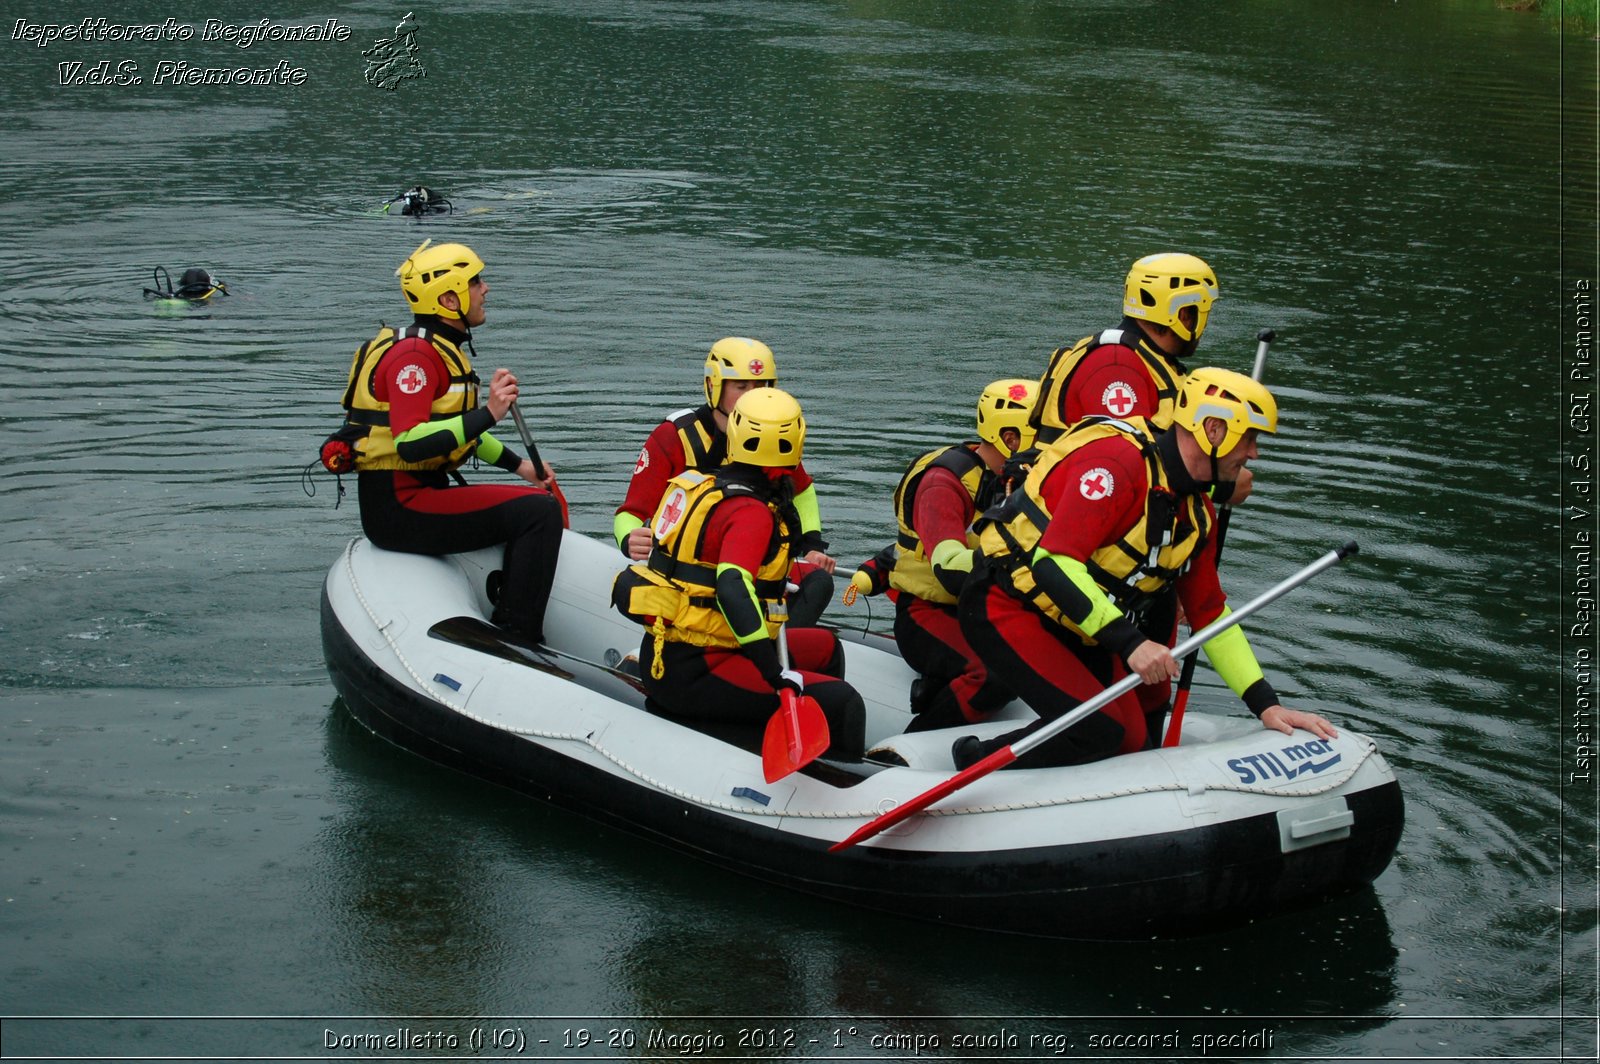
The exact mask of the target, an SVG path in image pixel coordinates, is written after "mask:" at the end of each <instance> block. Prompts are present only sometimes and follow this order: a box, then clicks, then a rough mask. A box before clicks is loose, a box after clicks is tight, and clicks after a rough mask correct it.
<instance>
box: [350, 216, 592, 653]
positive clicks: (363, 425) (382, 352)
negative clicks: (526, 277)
mask: <svg viewBox="0 0 1600 1064" xmlns="http://www.w3.org/2000/svg"><path fill="white" fill-rule="evenodd" d="M482 272H483V260H482V259H480V258H479V257H478V256H477V254H476V253H474V252H473V251H472V249H470V248H468V247H466V246H464V245H462V244H438V245H433V244H432V243H431V241H425V242H424V243H423V244H422V246H421V247H419V248H417V250H416V251H414V252H412V253H411V256H410V257H409V258H407V259H406V261H405V262H403V263H401V264H400V268H399V269H398V270H396V271H395V273H396V276H398V277H399V278H400V289H401V291H402V292H403V293H404V294H405V297H406V301H407V303H408V304H409V305H410V308H411V312H412V314H413V315H414V320H413V323H412V324H411V325H410V326H408V327H407V328H404V329H401V330H400V331H399V332H396V331H395V330H393V329H389V328H387V327H385V328H384V329H382V330H381V331H380V332H379V333H378V335H377V336H376V337H374V338H373V339H372V340H369V341H368V342H367V343H366V344H364V345H362V347H361V349H360V350H359V351H357V352H356V356H355V359H354V361H353V362H352V363H351V367H350V380H349V384H348V386H347V388H346V390H345V398H344V407H345V410H346V415H345V416H346V430H347V431H349V432H351V433H352V434H353V435H358V436H359V438H357V439H355V442H354V464H355V469H356V470H357V473H358V497H359V499H360V501H361V527H362V530H363V531H364V532H365V533H366V535H367V538H368V539H369V540H371V541H372V542H373V543H374V544H375V545H377V546H379V547H382V548H384V549H385V550H394V551H405V552H407V553H411V554H452V553H455V552H458V551H469V550H477V549H478V548H480V547H488V546H492V545H493V544H496V543H504V544H505V569H504V572H505V579H504V583H503V590H502V592H501V596H500V601H499V602H498V603H497V604H496V606H495V611H494V621H495V623H497V624H500V625H502V626H504V627H506V628H509V629H511V630H513V631H515V632H517V633H519V634H520V635H522V636H523V637H525V638H526V639H528V640H531V641H533V642H535V643H538V642H542V641H543V639H544V614H545V604H546V602H547V600H548V599H549V596H550V585H551V582H552V581H553V580H554V578H555V570H556V556H557V554H558V553H559V552H560V550H561V527H562V519H561V506H560V504H559V503H558V502H557V501H556V499H555V497H554V496H552V495H551V493H550V485H552V484H553V483H554V480H555V474H554V472H553V471H552V470H550V469H549V468H548V467H546V468H545V469H543V470H539V469H536V468H535V466H534V463H533V462H532V461H531V460H530V459H528V458H524V457H522V456H521V455H518V454H517V453H516V452H514V451H512V450H511V448H509V447H507V446H505V445H504V444H502V443H501V442H500V441H499V440H497V439H495V437H494V436H492V435H490V433H489V429H490V428H492V427H493V426H494V425H495V424H496V423H497V422H499V421H500V419H501V418H503V417H505V416H506V413H507V412H508V411H509V410H510V409H511V404H512V403H513V402H515V401H516V399H517V395H518V391H517V378H516V377H515V376H514V375H512V373H511V371H510V370H507V369H497V370H495V371H494V375H493V376H492V377H491V378H490V380H489V387H488V398H487V401H486V402H485V403H484V404H483V405H481V406H480V405H479V403H478V399H479V383H480V382H479V379H478V375H477V373H476V372H474V371H473V368H472V361H471V359H470V358H469V357H468V352H472V353H473V354H475V353H476V352H474V351H473V346H472V329H473V327H474V326H478V325H482V324H483V322H484V319H485V317H486V314H487V308H486V302H487V297H488V294H489V285H488V283H487V282H486V281H484V279H483V276H482ZM463 346H464V347H465V350H463ZM474 457H475V458H477V459H479V460H481V461H484V462H488V463H490V464H491V465H496V466H499V467H500V468H501V469H504V470H506V471H507V472H509V473H514V474H516V475H517V476H519V477H521V478H522V479H523V480H525V481H527V482H528V483H527V484H525V485H510V484H506V485H498V484H497V485H488V484H482V485H467V484H465V483H454V484H453V483H452V482H451V478H452V477H456V478H458V480H459V474H458V473H457V470H458V469H459V468H460V466H461V465H462V464H463V463H464V462H466V461H467V460H468V459H469V458H474Z"/></svg>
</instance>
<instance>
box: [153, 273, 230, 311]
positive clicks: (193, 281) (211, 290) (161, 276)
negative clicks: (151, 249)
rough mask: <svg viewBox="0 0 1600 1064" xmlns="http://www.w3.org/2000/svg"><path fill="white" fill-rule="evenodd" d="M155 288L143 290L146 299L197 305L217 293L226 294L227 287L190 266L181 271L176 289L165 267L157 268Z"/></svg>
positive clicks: (154, 275)
mask: <svg viewBox="0 0 1600 1064" xmlns="http://www.w3.org/2000/svg"><path fill="white" fill-rule="evenodd" d="M152 275H153V277H154V279H155V284H156V287H154V288H146V289H145V290H144V294H145V298H146V299H157V300H183V301H184V302H187V303H192V304H199V303H205V302H208V301H209V300H210V299H211V297H212V296H214V295H217V294H218V293H219V292H220V293H221V294H222V295H227V294H228V286H227V285H226V284H224V283H223V282H221V281H219V280H217V279H216V278H215V277H213V276H211V274H210V273H209V272H208V271H206V270H202V269H201V268H200V267H198V266H192V267H190V268H189V269H187V270H184V271H183V276H182V277H180V278H179V279H178V287H177V288H173V287H172V275H171V274H169V273H168V272H167V268H166V267H165V266H157V267H156V268H155V270H154V271H153V274H152Z"/></svg>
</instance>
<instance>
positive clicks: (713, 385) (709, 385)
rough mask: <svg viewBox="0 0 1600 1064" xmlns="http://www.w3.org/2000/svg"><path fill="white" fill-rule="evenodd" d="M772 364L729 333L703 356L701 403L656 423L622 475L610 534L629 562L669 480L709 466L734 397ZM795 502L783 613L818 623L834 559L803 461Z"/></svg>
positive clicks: (717, 458) (643, 547) (716, 461)
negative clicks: (795, 531)
mask: <svg viewBox="0 0 1600 1064" xmlns="http://www.w3.org/2000/svg"><path fill="white" fill-rule="evenodd" d="M777 383H778V364H777V360H776V359H774V358H773V357H772V349H771V348H770V347H768V346H767V345H766V344H764V343H762V342H761V341H759V340H752V339H750V338H749V337H744V336H729V337H725V338H723V339H721V340H718V341H717V342H716V343H715V344H713V345H712V347H711V352H710V354H708V355H707V356H706V372H705V395H706V401H705V404H704V405H702V406H699V407H695V408H692V409H685V410H679V411H677V412H676V413H673V414H670V415H668V417H667V420H665V421H663V422H662V423H661V424H659V425H657V426H656V428H655V430H654V431H652V432H651V433H650V436H649V438H648V439H646V440H645V443H644V447H643V448H641V449H640V451H639V459H638V461H637V462H635V463H634V467H633V476H632V478H631V479H630V480H629V481H628V493H627V496H626V497H625V498H624V499H623V500H622V505H621V506H619V507H617V515H616V518H615V520H614V521H613V522H612V533H613V534H614V535H615V536H616V539H617V546H619V547H620V548H621V549H622V552H623V553H624V554H626V555H627V556H628V557H630V558H632V559H633V560H634V561H643V560H644V559H645V558H646V557H647V556H648V554H649V551H650V530H649V529H648V528H647V527H646V524H647V523H648V522H649V520H650V517H651V515H653V514H654V513H655V512H656V507H657V506H659V505H660V503H661V497H662V495H663V494H664V493H665V492H666V488H667V482H668V481H669V480H671V479H672V478H673V477H675V476H677V475H678V474H679V473H682V472H683V471H684V470H686V469H692V470H697V471H699V472H702V473H709V472H712V471H714V470H715V469H716V468H717V467H718V466H719V465H721V464H722V460H723V458H724V456H725V455H726V454H727V440H726V433H727V430H728V415H729V413H730V412H731V411H732V410H733V406H734V404H735V403H736V402H738V401H739V397H740V396H742V395H744V394H745V393H746V392H748V391H750V390H751V389H752V388H768V387H776V386H777ZM793 482H794V492H795V495H794V505H795V510H796V512H797V513H798V514H799V515H800V533H801V539H800V545H799V551H798V553H797V556H796V560H795V566H794V569H793V571H792V572H791V573H790V574H789V579H790V581H791V582H792V583H794V584H795V585H797V586H798V587H799V590H798V591H796V592H794V593H793V594H792V595H791V596H790V602H789V620H790V623H791V624H792V625H794V626H795V627H809V626H811V625H814V624H816V623H817V619H818V618H819V617H820V616H821V615H822V611H823V609H824V608H825V607H826V606H827V604H828V600H829V599H830V598H832V597H833V575H832V574H833V570H834V566H835V563H834V560H833V558H831V557H829V556H828V553H827V550H828V544H827V543H826V542H824V541H823V539H822V518H821V515H820V511H819V509H818V506H817V489H816V486H815V485H814V484H813V483H812V480H811V474H809V473H807V472H806V471H805V469H804V468H803V467H800V468H797V469H795V470H794V476H793Z"/></svg>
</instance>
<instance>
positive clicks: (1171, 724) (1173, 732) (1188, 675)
mask: <svg viewBox="0 0 1600 1064" xmlns="http://www.w3.org/2000/svg"><path fill="white" fill-rule="evenodd" d="M1276 338H1277V334H1276V333H1274V332H1273V331H1272V330H1271V329H1262V330H1261V331H1260V332H1258V333H1256V364H1255V367H1254V368H1253V369H1251V371H1250V376H1251V377H1252V378H1253V379H1255V380H1260V379H1261V374H1262V372H1263V371H1264V370H1265V369H1266V368H1267V348H1268V347H1269V346H1270V345H1271V344H1272V341H1273V340H1274V339H1276ZM1232 517H1233V507H1232V506H1230V505H1229V504H1227V503H1223V504H1222V513H1220V514H1218V515H1217V553H1216V559H1215V564H1217V565H1221V564H1222V543H1223V541H1224V540H1226V539H1227V538H1228V521H1229V520H1230V519H1231V518H1232ZM1199 660H1200V655H1198V654H1194V655H1191V656H1190V657H1189V658H1188V660H1186V661H1185V662H1184V663H1183V674H1182V675H1181V676H1179V677H1178V690H1177V693H1176V694H1174V695H1173V696H1172V719H1171V720H1170V721H1168V723H1167V734H1166V737H1165V738H1163V739H1162V740H1161V745H1162V746H1163V747H1169V746H1177V745H1178V739H1179V738H1180V737H1181V735H1182V733H1183V711H1184V709H1185V708H1186V707H1187V706H1188V705H1189V686H1190V685H1191V684H1193V683H1194V667H1195V663H1196V662H1198V661H1199Z"/></svg>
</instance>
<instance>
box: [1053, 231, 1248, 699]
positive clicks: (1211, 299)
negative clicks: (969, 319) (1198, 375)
mask: <svg viewBox="0 0 1600 1064" xmlns="http://www.w3.org/2000/svg"><path fill="white" fill-rule="evenodd" d="M1219 294H1220V293H1219V289H1218V286H1217V275H1216V272H1215V271H1214V270H1212V269H1211V267H1210V266H1208V265H1207V264H1206V263H1205V261H1204V260H1203V259H1200V258H1198V257H1196V256H1194V255H1188V254H1183V253H1180V252H1163V253H1161V254H1156V255H1146V256H1145V257H1144V258H1141V259H1140V260H1139V261H1138V262H1135V263H1134V264H1133V266H1132V267H1131V268H1130V269H1129V270H1128V276H1127V278H1126V280H1125V281H1124V282H1123V295H1122V315H1123V317H1122V322H1121V324H1120V325H1118V326H1117V327H1116V328H1114V329H1107V330H1105V331H1103V332H1099V333H1096V334H1094V335H1092V336H1085V337H1084V338H1083V339H1081V340H1079V341H1078V342H1077V343H1075V344H1073V345H1072V346H1070V347H1060V348H1057V349H1056V350H1055V351H1054V352H1052V353H1051V355H1050V361H1049V364H1048V365H1047V366H1046V368H1045V372H1044V377H1043V378H1042V379H1041V380H1040V382H1039V395H1040V399H1039V402H1038V404H1037V405H1036V406H1035V407H1034V410H1033V416H1032V418H1031V421H1032V424H1033V425H1034V427H1035V428H1036V430H1037V432H1038V439H1039V442H1040V443H1041V444H1046V443H1049V442H1051V441H1052V440H1054V439H1056V438H1057V437H1059V436H1060V435H1061V434H1062V433H1063V432H1064V431H1066V428H1067V426H1068V425H1072V424H1075V423H1076V422H1078V421H1080V420H1082V419H1083V418H1086V417H1093V416H1102V417H1115V418H1131V417H1142V418H1145V419H1147V420H1149V421H1150V422H1151V423H1152V425H1154V426H1155V427H1156V428H1165V427H1167V426H1168V425H1171V424H1172V414H1173V409H1174V406H1175V405H1176V403H1177V398H1178V389H1179V386H1180V385H1181V383H1182V381H1183V379H1184V375H1185V373H1186V372H1187V371H1186V370H1185V369H1184V365H1183V360H1184V359H1187V358H1189V357H1191V356H1192V355H1193V354H1194V352H1195V349H1196V348H1197V347H1198V346H1199V344H1200V338H1201V336H1203V335H1204V334H1205V331H1206V323H1207V322H1208V321H1209V320H1210V318H1211V308H1212V306H1213V305H1214V304H1215V303H1216V301H1217V299H1218V298H1219ZM1253 476H1254V474H1253V473H1252V471H1251V470H1250V469H1249V468H1248V467H1246V468H1244V469H1241V470H1240V471H1239V473H1238V477H1239V479H1238V481H1237V482H1235V481H1224V482H1222V483H1220V484H1217V485H1214V486H1213V488H1212V491H1211V501H1212V502H1214V503H1218V504H1221V503H1225V502H1226V503H1232V504H1235V505H1237V504H1238V503H1242V502H1244V500H1245V499H1246V498H1247V497H1248V496H1249V494H1250V488H1251V483H1252V479H1253ZM1178 621H1179V615H1178V603H1177V601H1176V598H1175V597H1174V596H1173V595H1171V594H1170V593H1169V594H1168V595H1166V596H1165V597H1164V598H1163V599H1161V600H1160V601H1155V602H1151V603H1150V604H1149V605H1148V606H1147V607H1146V608H1145V609H1144V610H1143V611H1142V612H1141V616H1140V627H1141V629H1142V630H1143V631H1144V632H1145V633H1146V634H1147V635H1149V636H1150V638H1152V639H1159V640H1162V641H1164V642H1165V643H1166V644H1167V645H1168V646H1171V645H1172V644H1173V643H1175V642H1176V641H1177V637H1178ZM1170 693H1171V685H1170V684H1165V683H1164V684H1161V685H1159V687H1158V689H1157V690H1156V691H1152V692H1150V693H1149V695H1148V697H1151V698H1154V699H1155V700H1156V701H1161V700H1165V699H1167V698H1168V697H1169V695H1170Z"/></svg>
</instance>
